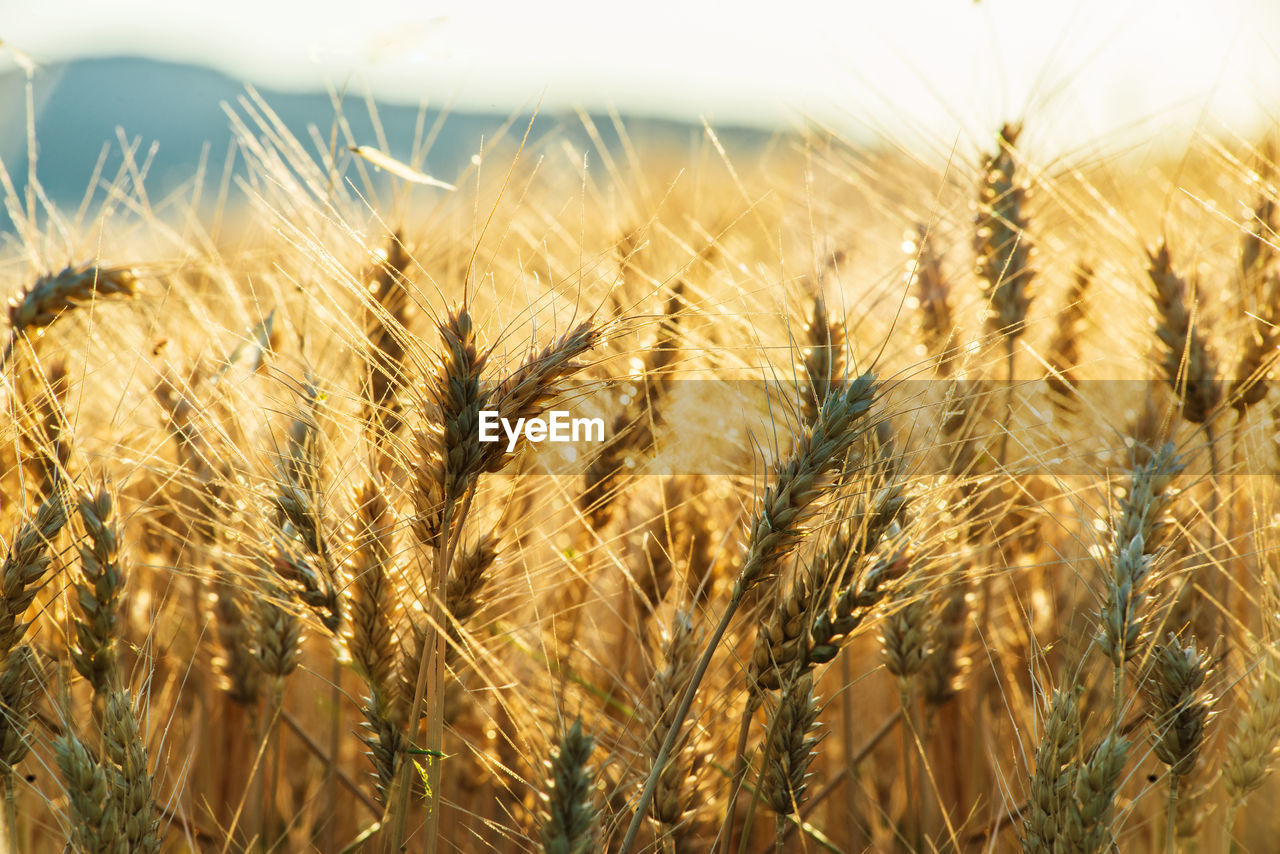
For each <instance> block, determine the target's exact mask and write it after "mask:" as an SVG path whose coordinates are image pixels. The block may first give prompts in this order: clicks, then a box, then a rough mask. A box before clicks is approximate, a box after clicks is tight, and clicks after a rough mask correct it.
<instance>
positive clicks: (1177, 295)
mask: <svg viewBox="0 0 1280 854" xmlns="http://www.w3.org/2000/svg"><path fill="white" fill-rule="evenodd" d="M1147 260H1148V268H1147V275H1148V277H1149V278H1150V279H1151V283H1152V285H1154V299H1155V306H1156V337H1157V338H1159V339H1160V343H1161V345H1162V349H1161V357H1160V367H1161V370H1162V372H1163V374H1164V378H1165V381H1166V382H1167V383H1168V384H1169V386H1170V388H1172V389H1173V390H1174V392H1175V393H1176V394H1177V395H1178V397H1179V398H1180V399H1181V400H1182V417H1183V418H1185V419H1187V421H1189V422H1191V423H1192V424H1202V423H1204V421H1205V419H1207V418H1208V417H1209V415H1210V414H1211V413H1212V412H1213V410H1214V409H1215V407H1217V405H1218V402H1219V400H1221V397H1222V390H1221V388H1219V386H1218V382H1217V380H1218V364H1217V360H1216V358H1215V357H1214V354H1213V351H1212V350H1211V349H1209V345H1208V344H1207V342H1206V341H1205V338H1204V333H1203V330H1202V326H1201V324H1200V323H1199V317H1198V316H1197V317H1195V318H1194V322H1195V325H1194V326H1193V312H1194V311H1195V306H1194V305H1193V304H1192V303H1191V296H1190V295H1189V294H1188V288H1187V282H1186V280H1185V279H1184V278H1183V277H1182V276H1180V275H1179V274H1178V273H1177V272H1176V271H1175V270H1174V269H1173V260H1172V258H1171V257H1170V255H1169V246H1168V244H1166V243H1163V242H1162V243H1161V244H1160V246H1159V247H1158V248H1157V249H1156V250H1154V251H1148V253H1147Z"/></svg>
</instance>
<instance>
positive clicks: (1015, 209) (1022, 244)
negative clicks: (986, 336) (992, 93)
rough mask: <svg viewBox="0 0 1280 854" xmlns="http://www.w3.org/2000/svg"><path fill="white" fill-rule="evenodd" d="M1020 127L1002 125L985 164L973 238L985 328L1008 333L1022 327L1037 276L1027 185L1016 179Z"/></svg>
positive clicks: (1015, 331) (995, 332)
mask: <svg viewBox="0 0 1280 854" xmlns="http://www.w3.org/2000/svg"><path fill="white" fill-rule="evenodd" d="M1021 130H1022V128H1021V126H1020V125H1012V124H1006V125H1005V126H1004V127H1002V128H1001V129H1000V133H999V134H998V135H997V137H996V151H995V153H994V154H991V155H990V156H989V157H988V158H987V160H986V163H985V164H984V166H983V170H982V174H983V177H982V185H981V187H980V189H979V192H978V213H977V216H976V217H975V225H976V228H975V231H974V238H973V248H974V252H975V254H976V255H977V258H978V280H979V283H980V285H981V287H982V290H983V296H984V297H985V298H986V300H987V314H986V326H987V331H988V332H990V333H992V334H993V335H1001V336H1006V337H1010V338H1013V337H1017V336H1018V335H1021V334H1022V332H1023V331H1024V329H1025V328H1026V326H1025V324H1026V318H1027V309H1028V308H1029V307H1030V305H1031V297H1030V296H1029V295H1028V294H1027V287H1028V285H1029V284H1030V282H1031V279H1032V278H1033V277H1034V276H1035V271H1034V270H1032V269H1031V242H1030V240H1029V238H1028V237H1027V225H1028V219H1027V212H1026V200H1027V190H1026V187H1025V186H1023V185H1022V184H1020V183H1019V182H1018V178H1017V160H1016V159H1015V157H1014V145H1015V144H1016V143H1017V141H1018V136H1019V134H1020V133H1021Z"/></svg>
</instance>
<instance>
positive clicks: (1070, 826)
mask: <svg viewBox="0 0 1280 854" xmlns="http://www.w3.org/2000/svg"><path fill="white" fill-rule="evenodd" d="M1128 756H1129V742H1128V741H1126V740H1125V739H1124V738H1123V737H1121V736H1120V735H1119V734H1117V733H1114V732H1113V733H1110V734H1108V735H1107V736H1106V737H1105V738H1103V740H1102V742H1101V743H1100V744H1099V745H1098V746H1097V747H1096V748H1094V750H1093V752H1092V753H1091V754H1090V755H1089V758H1088V760H1087V761H1085V762H1084V763H1082V764H1079V765H1078V766H1077V767H1076V769H1075V771H1074V773H1073V775H1072V776H1073V777H1074V778H1075V791H1074V798H1073V800H1072V803H1071V808H1070V809H1069V810H1068V811H1067V815H1066V817H1065V819H1066V820H1065V821H1064V822H1063V823H1062V826H1061V828H1060V830H1059V834H1060V835H1061V836H1062V837H1063V838H1065V840H1066V844H1065V845H1063V846H1062V847H1061V850H1065V851H1070V852H1072V853H1073V854H1098V852H1102V851H1106V850H1110V848H1109V846H1110V845H1111V844H1112V831H1111V818H1112V814H1113V812H1114V810H1115V799H1116V790H1117V788H1118V787H1119V785H1120V775H1121V774H1122V773H1123V772H1124V764H1125V761H1126V759H1127V758H1128Z"/></svg>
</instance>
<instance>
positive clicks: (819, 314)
mask: <svg viewBox="0 0 1280 854" xmlns="http://www.w3.org/2000/svg"><path fill="white" fill-rule="evenodd" d="M805 336H806V339H807V340H806V343H805V347H804V350H803V351H801V358H800V364H799V365H798V366H797V368H798V371H799V374H800V383H801V388H800V418H801V420H802V421H803V423H805V424H812V423H813V422H814V421H816V420H817V418H818V412H819V411H820V410H821V409H822V404H823V401H825V400H826V399H827V395H828V394H829V393H830V391H831V385H832V383H835V382H839V381H840V380H841V379H842V378H843V377H844V348H845V340H844V324H843V323H841V322H840V321H838V320H832V318H831V313H830V312H829V311H828V310H827V301H826V299H824V298H823V297H822V295H821V294H819V295H818V296H817V298H816V299H814V301H813V313H812V315H811V316H810V318H809V323H808V325H807V326H806V327H805Z"/></svg>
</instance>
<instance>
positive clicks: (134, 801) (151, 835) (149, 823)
mask: <svg viewBox="0 0 1280 854" xmlns="http://www.w3.org/2000/svg"><path fill="white" fill-rule="evenodd" d="M102 753H103V756H104V758H106V759H107V760H108V761H109V763H110V766H109V768H108V777H109V779H110V781H111V785H112V794H113V799H114V800H115V802H116V811H117V817H118V818H119V821H120V830H121V833H122V835H123V837H124V840H125V845H126V850H127V851H128V852H129V854H154V852H158V851H159V850H160V821H159V811H158V809H157V807H156V803H155V798H154V796H153V793H152V792H153V788H154V782H153V780H152V776H151V772H150V771H149V770H148V768H147V751H146V747H145V745H144V744H143V739H142V733H141V732H139V730H138V719H137V716H136V715H135V714H134V711H133V706H132V704H131V702H130V699H129V694H128V692H126V691H122V690H113V691H111V692H110V693H109V694H108V695H107V700H106V706H105V714H104V717H103V720H102Z"/></svg>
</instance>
